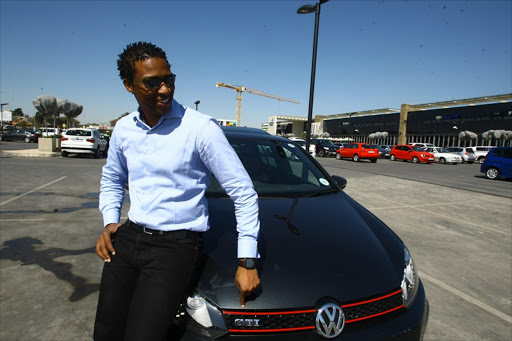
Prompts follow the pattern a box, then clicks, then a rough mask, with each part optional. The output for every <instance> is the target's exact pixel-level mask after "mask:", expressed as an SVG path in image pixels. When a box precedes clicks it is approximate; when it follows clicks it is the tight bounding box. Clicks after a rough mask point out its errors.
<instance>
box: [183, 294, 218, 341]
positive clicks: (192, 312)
mask: <svg viewBox="0 0 512 341" xmlns="http://www.w3.org/2000/svg"><path fill="white" fill-rule="evenodd" d="M185 309H186V311H187V313H188V315H189V316H190V317H191V318H192V320H191V321H189V323H188V324H187V325H186V327H185V328H186V329H187V331H190V332H192V333H194V334H199V335H202V336H206V337H208V338H218V337H220V336H222V335H224V334H225V333H227V328H226V324H225V323H224V319H223V318H222V313H221V312H220V311H219V309H217V308H216V307H215V306H214V305H213V304H211V303H210V302H208V301H207V300H206V299H204V298H203V297H202V296H200V295H199V294H197V293H196V294H194V295H193V296H192V297H189V298H188V299H187V303H186V305H185Z"/></svg>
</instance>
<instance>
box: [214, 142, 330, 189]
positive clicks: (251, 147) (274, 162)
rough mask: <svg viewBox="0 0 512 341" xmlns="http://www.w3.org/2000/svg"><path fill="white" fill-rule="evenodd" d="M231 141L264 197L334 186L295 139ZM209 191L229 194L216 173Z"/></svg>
mask: <svg viewBox="0 0 512 341" xmlns="http://www.w3.org/2000/svg"><path fill="white" fill-rule="evenodd" d="M230 143H231V146H232V147H233V149H234V150H235V151H236V153H237V154H238V157H239V158H240V161H242V163H243V165H244V167H245V169H246V170H247V173H248V174H249V176H250V177H251V179H252V181H253V185H254V189H255V190H256V192H257V193H258V196H259V197H260V198H262V197H290V198H294V197H300V196H307V195H312V194H315V193H318V192H319V191H324V190H334V188H333V187H332V186H331V184H330V183H329V181H328V180H327V179H326V178H325V176H324V174H323V173H322V171H321V170H320V169H319V168H318V167H317V166H316V165H315V164H314V163H313V161H311V159H310V158H309V157H308V156H307V154H306V153H305V152H304V149H303V148H300V147H298V146H297V145H295V144H293V143H289V142H282V141H268V140H251V139H230ZM206 195H207V196H209V197H212V196H213V197H219V196H226V194H225V192H224V190H223V189H222V188H221V187H220V185H219V183H218V181H217V179H215V177H212V179H211V183H210V186H209V187H208V190H207V192H206Z"/></svg>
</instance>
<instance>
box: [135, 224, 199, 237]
mask: <svg viewBox="0 0 512 341" xmlns="http://www.w3.org/2000/svg"><path fill="white" fill-rule="evenodd" d="M126 223H127V225H128V226H131V227H135V228H136V229H140V230H142V232H144V233H146V234H151V235H155V236H173V237H176V238H193V237H199V236H201V235H202V234H203V232H197V231H190V230H174V231H162V230H155V229H150V228H149V227H146V226H142V225H139V224H135V223H134V222H133V221H131V220H127V221H126Z"/></svg>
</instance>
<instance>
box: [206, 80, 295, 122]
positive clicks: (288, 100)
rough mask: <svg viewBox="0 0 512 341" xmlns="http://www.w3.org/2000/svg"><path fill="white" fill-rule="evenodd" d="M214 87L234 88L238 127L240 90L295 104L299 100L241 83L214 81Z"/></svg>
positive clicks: (240, 112)
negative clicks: (232, 83)
mask: <svg viewBox="0 0 512 341" xmlns="http://www.w3.org/2000/svg"><path fill="white" fill-rule="evenodd" d="M215 87H216V88H220V87H224V88H229V89H233V90H236V125H237V126H239V127H240V122H241V116H242V92H248V93H251V94H255V95H260V96H265V97H270V98H273V99H277V100H278V101H285V102H291V103H297V104H299V103H300V102H299V101H296V100H294V99H289V98H284V97H279V96H275V95H271V94H268V93H266V92H263V91H260V90H256V89H251V88H248V87H246V86H242V85H231V84H224V83H215Z"/></svg>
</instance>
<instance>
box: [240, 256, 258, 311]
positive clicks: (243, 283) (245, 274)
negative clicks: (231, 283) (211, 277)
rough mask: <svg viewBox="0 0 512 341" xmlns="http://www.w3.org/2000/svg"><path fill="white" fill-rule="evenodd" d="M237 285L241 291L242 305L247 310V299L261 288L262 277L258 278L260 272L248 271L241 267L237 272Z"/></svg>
mask: <svg viewBox="0 0 512 341" xmlns="http://www.w3.org/2000/svg"><path fill="white" fill-rule="evenodd" d="M235 284H236V286H237V287H238V290H239V291H240V305H241V306H242V308H245V298H246V296H249V295H250V294H252V293H253V292H254V290H256V289H257V288H259V286H260V277H259V276H258V270H256V269H252V270H247V269H246V268H243V267H241V266H239V267H238V270H236V275H235Z"/></svg>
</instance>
